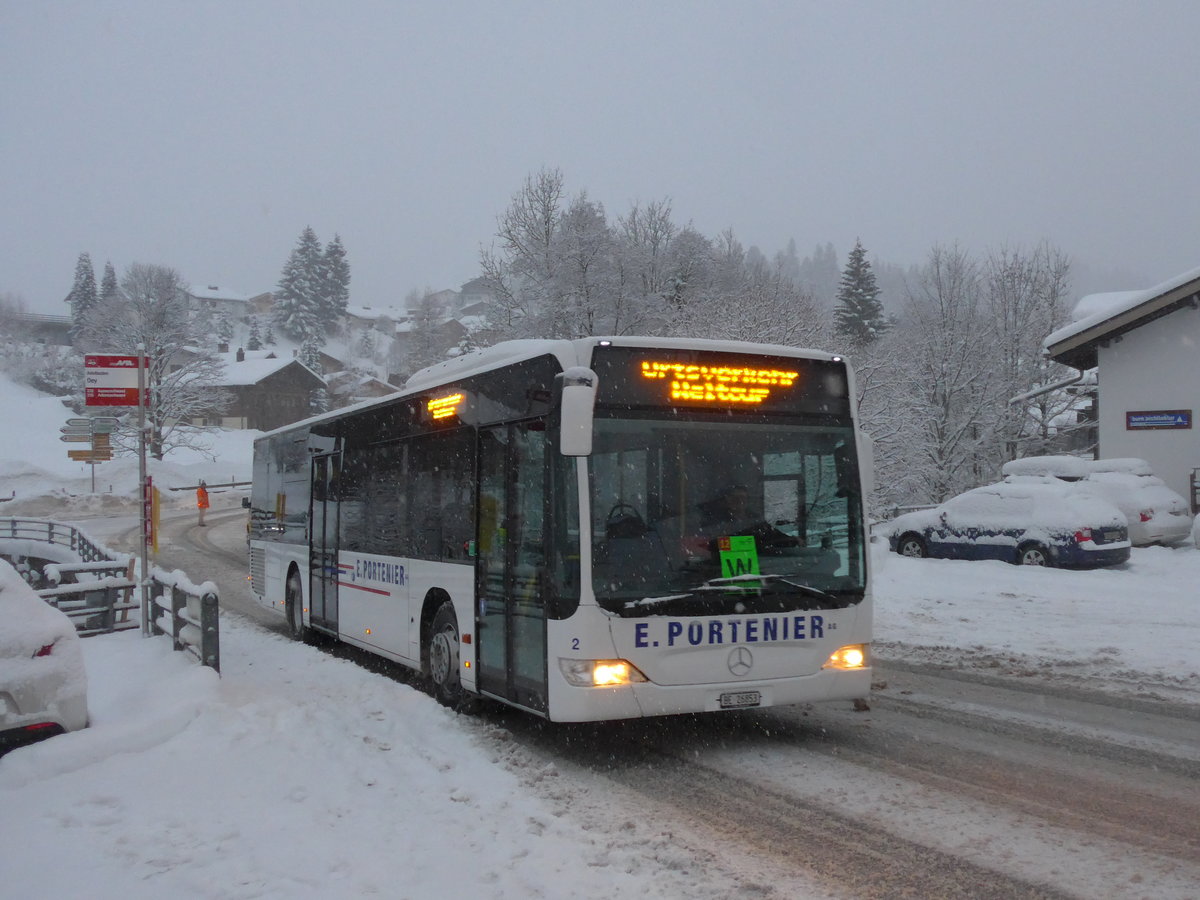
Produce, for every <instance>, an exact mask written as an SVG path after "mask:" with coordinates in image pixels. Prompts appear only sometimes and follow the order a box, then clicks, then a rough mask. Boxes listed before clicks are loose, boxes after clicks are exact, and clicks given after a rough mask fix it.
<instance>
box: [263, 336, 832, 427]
mask: <svg viewBox="0 0 1200 900" xmlns="http://www.w3.org/2000/svg"><path fill="white" fill-rule="evenodd" d="M601 345H603V346H613V347H644V348H662V349H665V350H709V351H713V352H721V353H745V354H764V355H769V356H792V357H796V358H799V359H817V360H826V361H828V360H834V359H840V357H839V356H838V355H836V354H833V353H827V352H826V351H824V350H804V349H800V348H797V347H785V346H783V345H781V344H756V343H753V342H751V341H723V340H713V339H709V338H682V337H634V336H628V335H616V336H593V337H586V338H578V339H576V340H538V339H531V340H515V341H503V342H502V343H499V344H493V345H492V346H491V347H483V348H481V349H479V350H472V351H471V352H470V353H464V354H463V355H462V356H455V357H452V358H450V359H446V360H443V361H442V362H439V363H434V364H433V365H432V366H426V367H425V368H424V369H421V370H419V371H417V372H415V373H414V374H413V375H412V376H410V377H409V379H408V381H406V382H405V384H404V389H403V390H402V391H400V392H399V393H396V394H388V395H386V396H383V397H372V398H371V399H369V400H364V401H362V402H361V403H355V404H353V405H351V406H344V407H342V408H340V409H335V410H331V411H330V412H327V413H321V414H319V415H316V416H312V417H311V418H308V419H303V420H301V421H298V422H293V423H291V424H290V425H283V426H281V427H279V428H276V429H274V430H273V431H268V432H266V433H265V434H264V437H265V436H267V435H273V434H281V433H284V432H287V431H290V430H292V429H293V428H296V427H300V426H304V427H307V426H310V425H314V424H317V423H319V422H326V421H332V420H334V419H337V418H340V417H341V416H344V415H347V414H349V413H353V412H358V411H359V410H363V409H370V408H372V407H376V406H386V405H387V404H389V403H395V402H398V401H400V400H403V399H404V398H406V397H410V396H412V395H413V394H416V393H419V392H421V391H424V390H429V389H430V388H435V387H437V386H439V385H441V384H445V383H447V382H452V381H457V380H459V379H462V378H467V377H469V376H471V375H479V374H482V373H484V372H490V371H492V370H494V369H499V368H502V367H503V366H507V365H510V364H512V363H516V362H520V361H522V360H526V359H536V358H537V357H540V356H553V357H555V359H557V360H558V363H559V365H560V366H561V367H562V368H563V369H568V368H570V367H571V366H579V365H585V364H586V363H587V362H588V361H589V360H590V359H591V356H592V348H593V347H597V346H601Z"/></svg>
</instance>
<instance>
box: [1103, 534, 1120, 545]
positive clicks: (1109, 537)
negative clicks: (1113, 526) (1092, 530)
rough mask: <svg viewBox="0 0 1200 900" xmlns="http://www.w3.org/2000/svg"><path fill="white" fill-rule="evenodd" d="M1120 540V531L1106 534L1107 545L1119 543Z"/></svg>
mask: <svg viewBox="0 0 1200 900" xmlns="http://www.w3.org/2000/svg"><path fill="white" fill-rule="evenodd" d="M1120 539H1121V532H1119V531H1106V532H1104V540H1105V542H1106V543H1109V544H1111V543H1112V542H1113V541H1119V540H1120Z"/></svg>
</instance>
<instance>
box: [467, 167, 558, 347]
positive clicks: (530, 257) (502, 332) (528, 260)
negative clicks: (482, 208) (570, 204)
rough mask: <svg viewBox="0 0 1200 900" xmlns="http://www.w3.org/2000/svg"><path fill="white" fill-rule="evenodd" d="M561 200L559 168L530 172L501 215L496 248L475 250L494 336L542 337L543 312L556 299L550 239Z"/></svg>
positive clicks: (554, 233) (553, 234) (555, 266)
mask: <svg viewBox="0 0 1200 900" xmlns="http://www.w3.org/2000/svg"><path fill="white" fill-rule="evenodd" d="M562 201H563V176H562V173H561V172H560V171H559V170H558V169H542V170H541V171H539V172H538V173H537V174H536V175H530V176H529V177H527V178H526V179H525V184H524V185H523V186H522V188H521V190H520V191H518V192H517V193H516V195H514V197H513V199H512V202H511V203H510V204H509V206H508V209H507V210H505V212H504V214H503V215H502V216H501V217H500V221H499V223H498V227H497V232H496V237H497V239H498V241H499V248H498V249H497V248H496V247H494V246H493V247H492V248H489V249H486V250H482V251H481V252H480V270H481V273H482V275H483V277H484V278H487V279H488V280H489V281H490V282H491V283H492V288H493V293H494V296H495V301H494V303H493V305H492V309H490V310H489V313H488V318H489V320H490V321H489V331H490V332H491V334H490V335H489V336H490V337H492V338H493V339H498V340H503V339H505V338H510V337H537V336H542V334H541V332H542V329H543V327H544V326H545V324H546V323H545V314H546V312H547V310H549V309H551V308H552V307H553V304H554V301H555V300H556V299H557V297H556V288H557V284H556V274H557V271H558V266H557V257H556V255H555V251H554V243H555V236H556V234H557V231H558V224H559V222H560V221H561V219H562V215H563V212H562Z"/></svg>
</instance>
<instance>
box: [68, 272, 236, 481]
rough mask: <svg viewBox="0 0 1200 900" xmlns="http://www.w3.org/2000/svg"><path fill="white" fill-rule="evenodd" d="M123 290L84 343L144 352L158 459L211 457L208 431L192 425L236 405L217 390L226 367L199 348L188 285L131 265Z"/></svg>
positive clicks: (100, 310)
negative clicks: (191, 453) (183, 451)
mask: <svg viewBox="0 0 1200 900" xmlns="http://www.w3.org/2000/svg"><path fill="white" fill-rule="evenodd" d="M120 287H121V289H120V293H119V294H118V295H117V296H116V297H113V298H110V299H109V300H108V301H106V302H104V303H102V304H99V305H97V306H96V307H95V308H94V310H93V311H92V312H91V313H90V314H89V316H88V318H87V321H86V323H85V326H84V329H83V331H82V335H81V336H82V338H83V340H84V341H85V342H86V345H87V346H88V347H90V348H92V349H95V350H104V351H108V352H113V353H120V354H131V355H132V354H136V353H137V350H138V345H139V344H141V345H143V346H144V347H145V352H146V355H147V357H148V363H147V373H146V379H147V387H148V390H149V394H150V408H149V411H148V426H149V445H150V453H151V455H152V456H154V458H155V459H162V458H163V457H164V456H165V455H166V454H167V453H169V452H171V451H172V450H175V449H177V448H183V447H186V448H190V449H194V450H199V451H201V452H207V451H208V450H209V449H210V447H211V444H209V443H208V442H207V441H205V440H204V435H205V433H206V431H208V430H209V429H207V428H205V427H203V426H196V425H193V424H192V421H193V420H194V419H197V418H200V419H203V418H206V417H209V416H213V415H220V414H221V413H222V412H224V411H225V410H226V409H227V408H228V406H229V403H230V401H231V399H232V398H231V397H230V396H229V393H228V392H227V391H224V390H222V389H220V388H219V387H218V386H217V382H218V380H219V379H220V377H221V375H222V374H223V372H224V368H225V365H224V363H223V362H221V360H220V359H218V358H217V357H216V356H215V354H213V352H212V351H210V350H209V349H208V348H207V347H204V346H202V341H203V337H204V336H203V335H201V334H197V330H196V328H195V327H194V324H193V322H192V320H191V317H190V316H189V314H188V307H187V299H186V296H185V293H184V292H185V288H186V282H185V281H184V280H183V278H182V277H181V276H180V274H179V273H178V272H176V271H175V270H174V269H171V268H168V267H166V266H155V265H144V264H142V263H134V264H133V265H131V266H130V267H129V268H128V269H126V271H125V274H124V275H123V276H122V278H121V285H120ZM130 418H132V417H130ZM136 439H137V436H136V434H132V433H129V432H123V433H122V435H121V436H120V438H119V440H120V442H121V443H122V445H123V446H129V445H130V444H131V443H132V442H133V441H136Z"/></svg>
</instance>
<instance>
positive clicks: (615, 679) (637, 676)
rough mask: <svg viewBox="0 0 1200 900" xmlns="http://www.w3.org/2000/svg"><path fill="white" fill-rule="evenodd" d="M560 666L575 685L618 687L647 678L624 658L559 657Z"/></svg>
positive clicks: (568, 679) (565, 675)
mask: <svg viewBox="0 0 1200 900" xmlns="http://www.w3.org/2000/svg"><path fill="white" fill-rule="evenodd" d="M558 668H559V670H560V671H561V672H562V673H563V677H564V678H566V679H567V682H568V683H570V684H572V685H574V686H575V687H618V686H620V685H623V684H632V683H634V682H641V681H646V680H647V678H646V676H645V675H643V674H642V673H641V672H640V671H638V668H637V666H635V665H633V664H632V663H630V662H626V661H625V660H623V659H559V661H558Z"/></svg>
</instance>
